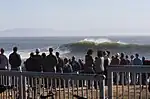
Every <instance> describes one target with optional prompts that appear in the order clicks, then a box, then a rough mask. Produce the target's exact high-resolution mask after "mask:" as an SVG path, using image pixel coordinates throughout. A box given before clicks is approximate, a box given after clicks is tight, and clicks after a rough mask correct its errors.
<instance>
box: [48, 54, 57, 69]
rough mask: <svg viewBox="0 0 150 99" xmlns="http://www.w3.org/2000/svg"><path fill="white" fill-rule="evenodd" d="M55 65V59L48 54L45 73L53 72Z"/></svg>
mask: <svg viewBox="0 0 150 99" xmlns="http://www.w3.org/2000/svg"><path fill="white" fill-rule="evenodd" d="M56 65H57V59H56V57H55V56H54V55H52V54H50V55H48V56H47V57H46V72H54V66H56Z"/></svg>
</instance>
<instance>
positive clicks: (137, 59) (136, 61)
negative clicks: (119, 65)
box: [133, 53, 143, 83]
mask: <svg viewBox="0 0 150 99" xmlns="http://www.w3.org/2000/svg"><path fill="white" fill-rule="evenodd" d="M133 64H134V65H137V66H141V65H142V64H143V63H142V60H141V59H140V58H139V54H138V53H136V54H135V58H134V60H133ZM140 77H141V74H140V73H136V82H137V83H139V80H140Z"/></svg>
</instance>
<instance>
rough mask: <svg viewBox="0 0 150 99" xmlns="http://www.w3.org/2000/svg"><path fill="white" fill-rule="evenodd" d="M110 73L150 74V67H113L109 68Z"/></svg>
mask: <svg viewBox="0 0 150 99" xmlns="http://www.w3.org/2000/svg"><path fill="white" fill-rule="evenodd" d="M107 70H108V72H135V73H136V72H137V73H150V66H149V65H147V66H145V65H139V66H137V65H118V66H117V65H111V66H108V67H107Z"/></svg>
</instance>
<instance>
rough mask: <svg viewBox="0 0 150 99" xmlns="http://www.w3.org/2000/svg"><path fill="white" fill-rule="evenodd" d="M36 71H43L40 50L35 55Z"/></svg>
mask: <svg viewBox="0 0 150 99" xmlns="http://www.w3.org/2000/svg"><path fill="white" fill-rule="evenodd" d="M33 58H34V60H35V61H34V64H33V66H34V69H35V70H34V71H35V72H41V71H42V57H41V55H40V49H36V50H35V55H34V57H33Z"/></svg>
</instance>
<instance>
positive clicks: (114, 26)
mask: <svg viewBox="0 0 150 99" xmlns="http://www.w3.org/2000/svg"><path fill="white" fill-rule="evenodd" d="M149 4H150V0H0V30H1V31H3V30H6V29H16V28H50V29H54V30H57V31H88V32H87V33H86V34H82V35H91V33H92V35H101V34H100V33H102V32H106V34H107V33H108V34H111V33H112V34H115V33H117V34H118V33H119V34H120V35H121V34H125V33H126V34H131V33H132V34H135V33H136V34H141V33H143V34H144V35H148V34H150V6H149ZM124 32H125V33H124ZM137 32H139V33H137ZM0 33H1V35H3V33H2V32H0ZM28 35H30V34H28ZM47 35H49V36H51V35H52V34H51V33H48V34H47ZM57 35H59V33H58V34H57ZM65 35H69V34H67V33H66V34H65ZM76 35H79V36H80V35H81V33H80V32H79V33H76ZM31 36H32V34H31Z"/></svg>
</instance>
